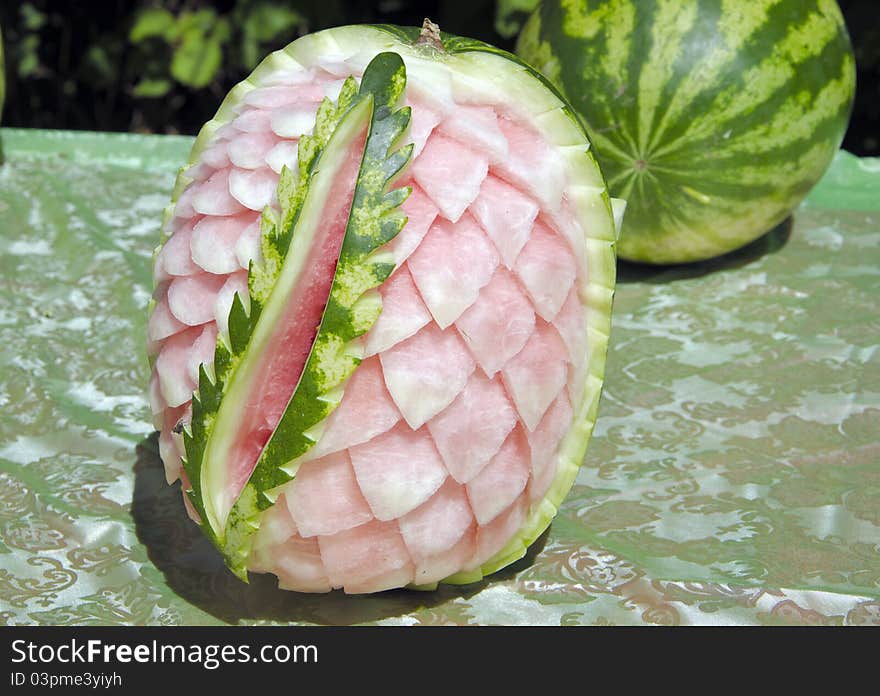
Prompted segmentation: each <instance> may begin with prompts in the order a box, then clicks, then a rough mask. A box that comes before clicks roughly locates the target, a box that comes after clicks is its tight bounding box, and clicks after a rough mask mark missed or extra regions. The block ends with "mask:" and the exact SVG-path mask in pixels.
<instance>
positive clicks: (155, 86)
mask: <svg viewBox="0 0 880 696" xmlns="http://www.w3.org/2000/svg"><path fill="white" fill-rule="evenodd" d="M170 90H171V81H170V80H161V79H160V80H149V79H144V80H141V81H140V82H138V83H137V84H136V85H135V86H134V89H132V91H131V93H132V94H133V95H134V96H136V97H143V98H145V99H155V98H157V97H164V96H165V95H166V94H168V92H169V91H170Z"/></svg>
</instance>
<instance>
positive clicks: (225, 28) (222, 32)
mask: <svg viewBox="0 0 880 696" xmlns="http://www.w3.org/2000/svg"><path fill="white" fill-rule="evenodd" d="M211 34H212V36H213V37H214V40H215V41H217V42H218V43H220V44H221V45H222V44H225V43H226V42H227V41H229V39H231V38H232V26H231V25H230V23H229V20H228V19H226V17H219V18H218V19H217V22H216V23H215V24H214V31H213V32H211Z"/></svg>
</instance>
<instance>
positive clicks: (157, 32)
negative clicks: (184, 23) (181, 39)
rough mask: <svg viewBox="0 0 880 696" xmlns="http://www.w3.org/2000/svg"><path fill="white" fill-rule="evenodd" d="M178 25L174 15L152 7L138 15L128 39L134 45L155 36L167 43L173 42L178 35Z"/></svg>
mask: <svg viewBox="0 0 880 696" xmlns="http://www.w3.org/2000/svg"><path fill="white" fill-rule="evenodd" d="M176 24H177V21H176V19H175V18H174V15H173V14H171V13H170V12H169V11H168V10H164V9H161V8H158V7H151V8H148V9H146V10H142V11H141V12H140V13H139V14H138V16H137V19H136V20H135V22H134V25H132V27H131V31H130V32H129V34H128V38H129V40H130V41H131V42H132V43H140V42H141V41H143V40H144V39H149V38H151V37H154V36H161V37H162V38H164V39H165V40H166V41H172V40H173V39H174V35H175V33H176V32H175V29H176Z"/></svg>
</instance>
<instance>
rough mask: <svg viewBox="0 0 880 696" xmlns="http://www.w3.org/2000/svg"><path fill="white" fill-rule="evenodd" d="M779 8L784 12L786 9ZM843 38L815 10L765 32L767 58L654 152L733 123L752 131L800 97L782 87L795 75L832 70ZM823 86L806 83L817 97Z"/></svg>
mask: <svg viewBox="0 0 880 696" xmlns="http://www.w3.org/2000/svg"><path fill="white" fill-rule="evenodd" d="M774 9H776V10H777V12H781V11H782V10H783V9H785V8H783V7H779V8H774ZM776 26H778V23H777V25H776ZM838 37H840V31H839V28H838V26H837V25H835V24H833V23H830V22H826V21H824V18H823V16H822V15H820V14H818V13H814V14H811V15H809V16H808V17H807V18H806V19H805V20H804V21H803V22H802V23H801V24H800V25H797V26H795V27H792V28H790V29H789V31H788V32H787V33H786V34H785V35H784V36H778V37H777V36H772V35H771V36H769V37H765V36H762V37H761V39H762V40H761V42H760V43H757V39H756V40H755V41H756V43H757V45H758V46H760V47H762V48H764V50H765V51H766V53H767V54H768V55H767V57H766V58H765V59H764V60H762V61H761V62H760V63H758V64H757V65H755V66H754V67H751V68H749V69H748V70H746V71H745V72H741V73H739V74H738V80H736V81H735V83H734V84H732V85H731V86H730V87H728V88H727V89H726V90H724V91H723V92H721V93H720V94H719V95H718V96H717V97H716V98H715V99H714V100H712V101H711V103H710V104H708V105H707V107H706V108H707V110H711V111H709V113H711V117H706V118H704V119H701V120H696V121H693V122H691V123H687V121H684V120H683V121H681V122H680V127H681V126H684V128H683V129H682V130H681V132H680V134H676V133H675V131H674V130H673V129H670V132H669V133H666V134H665V135H666V141H665V143H664V146H663V147H662V148H659V149H658V150H657V151H656V152H654V153H653V155H654V156H656V157H663V156H664V154H665V153H667V152H670V151H673V150H675V149H676V148H678V147H679V146H680V145H681V144H682V143H683V142H695V141H698V140H700V139H707V138H711V137H713V134H715V133H717V132H718V131H719V130H721V132H724V131H725V130H727V129H728V128H737V129H743V130H748V129H750V128H752V127H755V126H757V125H759V124H762V123H766V121H767V119H768V118H769V117H771V116H772V115H773V114H775V113H776V112H777V111H778V110H779V109H781V108H784V105H785V104H786V102H788V101H790V100H793V99H797V98H798V96H799V95H793V96H792V95H789V93H788V91H787V90H784V89H781V88H782V87H784V86H786V85H787V84H788V83H789V82H790V81H791V80H794V79H795V78H796V77H797V76H798V74H799V73H812V72H814V71H823V70H826V69H827V67H826V66H828V65H829V64H833V62H831V63H829V56H833V55H834V54H835V53H839V51H840V46H839V38H838ZM776 41H778V43H776ZM767 47H772V48H767ZM731 77H733V76H732V75H729V74H728V75H725V76H724V78H723V79H724V81H725V82H726V81H727V80H729V79H730V78H731ZM821 85H822V81H820V80H816V81H810V82H805V83H804V90H803V91H805V92H806V93H808V94H809V95H810V97H813V98H815V96H816V92H817V91H818V89H819V88H820V87H821ZM799 93H802V92H799ZM811 103H814V104H817V105H818V107H819V108H824V104H821V103H817V102H815V101H814V102H811ZM692 108H694V109H699V108H700V104H699V103H695V104H692ZM662 135H663V134H660V135H659V136H658V137H662Z"/></svg>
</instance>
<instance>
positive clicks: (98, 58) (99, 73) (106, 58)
mask: <svg viewBox="0 0 880 696" xmlns="http://www.w3.org/2000/svg"><path fill="white" fill-rule="evenodd" d="M85 64H86V67H87V69H88V70H89V73H90V75H91V76H93V77H97V79H98V80H99V81H100V82H102V83H106V82H109V81H112V80H113V78H114V76H115V75H116V65H115V63H114V61H113V60H111V58H110V55H109V53H108V51H107V49H106V48H105V47H104V46H103V45H102V44H100V43H96V44H92V45H91V46H89V50H88V52H87V53H86V57H85Z"/></svg>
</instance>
